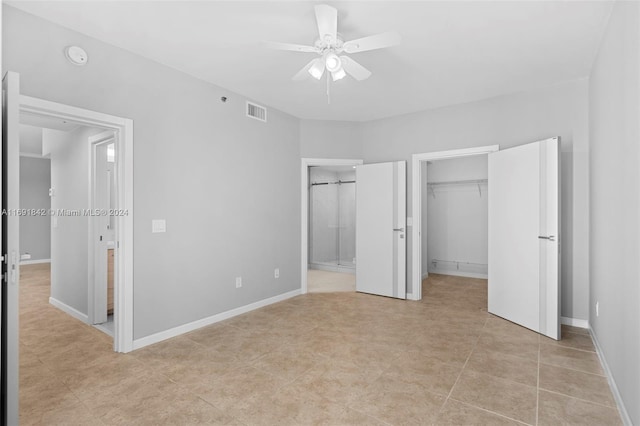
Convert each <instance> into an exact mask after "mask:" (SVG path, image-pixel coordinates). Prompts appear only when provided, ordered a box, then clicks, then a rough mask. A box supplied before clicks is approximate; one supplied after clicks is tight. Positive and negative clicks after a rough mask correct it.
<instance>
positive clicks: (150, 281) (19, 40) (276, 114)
mask: <svg viewBox="0 0 640 426" xmlns="http://www.w3.org/2000/svg"><path fill="white" fill-rule="evenodd" d="M2 30H3V37H2V43H3V46H2V48H3V67H4V69H5V70H8V69H10V70H12V71H16V72H18V73H20V79H21V85H22V87H21V90H22V93H24V94H26V95H29V96H35V97H39V98H43V99H47V100H51V101H55V102H61V103H65V104H69V105H74V106H78V107H82V108H87V109H90V110H94V111H100V112H104V113H107V114H113V115H116V116H121V117H126V118H130V119H133V120H134V138H135V144H134V156H135V159H134V199H135V205H134V209H135V210H134V211H135V216H134V241H135V250H134V263H135V264H134V338H136V339H137V338H141V337H145V336H148V335H150V334H153V333H156V332H160V331H164V330H167V329H170V328H172V327H176V326H180V325H183V324H186V323H189V322H192V321H195V320H198V319H201V318H205V317H208V316H211V315H214V314H217V313H220V312H224V311H227V310H230V309H233V308H236V307H240V306H244V305H247V304H249V303H252V302H256V301H258V300H262V299H265V298H268V297H271V296H276V295H279V294H283V293H286V292H289V291H293V290H295V289H299V288H300V145H299V137H300V126H299V120H298V119H296V118H294V117H292V116H290V115H287V114H284V113H281V112H280V111H277V110H274V109H269V114H268V117H269V122H268V123H262V122H259V121H257V120H253V119H250V118H247V117H245V113H244V108H245V101H246V99H245V98H243V97H241V96H239V95H237V94H235V93H231V92H229V91H227V90H224V89H222V88H220V87H217V86H214V85H211V84H208V83H205V82H203V81H201V80H198V79H196V78H193V77H190V76H188V75H186V74H183V73H181V72H178V71H176V70H173V69H170V68H168V67H165V66H162V65H160V64H158V63H156V62H153V61H150V60H147V59H145V58H142V57H140V56H137V55H134V54H132V53H130V52H127V51H125V50H123V49H119V48H117V47H114V46H111V45H108V44H105V43H102V42H100V41H98V40H95V39H93V38H90V37H87V36H85V35H82V34H79V33H76V32H74V31H70V30H68V29H65V28H63V27H60V26H58V25H55V24H52V23H50V22H47V21H44V20H42V19H39V18H36V17H33V16H31V15H28V14H25V13H23V12H20V11H17V10H16V9H13V8H11V7H9V6H6V5H3V28H2ZM71 44H78V45H80V46H82V47H83V48H84V49H86V51H87V52H88V54H89V61H88V63H87V65H86V66H84V67H75V66H73V65H71V64H69V63H68V62H67V61H66V59H65V58H64V54H63V53H62V52H63V50H64V47H65V46H68V45H71ZM43 70H46V72H43ZM221 96H226V97H227V98H228V101H227V102H226V103H222V102H221V101H220V97H221ZM152 219H166V221H167V232H166V233H162V234H152V233H151V220H152ZM276 267H279V268H280V278H278V279H275V278H274V277H273V275H274V274H273V270H274V268H276ZM236 276H242V277H243V287H242V288H240V289H236V288H235V279H234V278H235V277H236ZM84 299H85V300H86V297H84Z"/></svg>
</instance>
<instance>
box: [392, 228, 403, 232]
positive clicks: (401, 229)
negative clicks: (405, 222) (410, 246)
mask: <svg viewBox="0 0 640 426" xmlns="http://www.w3.org/2000/svg"><path fill="white" fill-rule="evenodd" d="M393 230H394V231H398V232H404V228H393Z"/></svg>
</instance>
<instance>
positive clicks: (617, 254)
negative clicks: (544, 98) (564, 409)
mask: <svg viewBox="0 0 640 426" xmlns="http://www.w3.org/2000/svg"><path fill="white" fill-rule="evenodd" d="M639 64H640V5H639V4H638V3H636V2H616V3H615V6H614V8H613V12H612V14H611V17H610V20H609V23H608V27H607V30H606V33H605V36H604V39H603V41H602V44H601V47H600V50H599V53H598V56H597V58H596V61H595V64H594V67H593V69H592V73H591V77H590V81H589V95H590V110H589V118H590V121H589V124H590V132H591V141H590V147H591V161H590V170H591V205H590V207H591V245H590V248H591V259H593V262H591V269H590V273H591V300H590V301H591V303H590V305H589V308H590V311H591V315H590V320H589V321H590V323H591V327H592V329H593V332H594V335H595V336H596V338H597V340H598V342H599V344H600V346H601V348H602V351H603V353H604V357H605V359H606V361H607V364H608V366H609V368H610V370H611V373H612V374H613V378H614V380H615V382H616V385H617V387H618V390H619V391H620V394H621V396H622V399H623V401H624V405H625V406H626V409H627V411H628V414H629V416H630V418H631V422H632V423H633V424H636V425H637V424H640V362H638V360H640V321H639V320H638V312H639V310H638V308H639V307H640V285H639V283H640V263H639V262H638V260H639V259H640V172H639V169H638V164H640V142H639V141H640V129H639V122H638V117H640V65H639ZM596 302H599V307H600V309H599V313H600V315H599V316H597V315H596V312H595V304H596Z"/></svg>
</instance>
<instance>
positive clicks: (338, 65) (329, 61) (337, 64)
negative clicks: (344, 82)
mask: <svg viewBox="0 0 640 426" xmlns="http://www.w3.org/2000/svg"><path fill="white" fill-rule="evenodd" d="M324 62H325V64H326V66H327V70H329V71H330V72H332V73H333V72H336V71H338V70H340V69H342V61H341V60H340V58H339V57H338V55H336V54H335V53H333V52H329V53H327V55H326V56H325V58H324Z"/></svg>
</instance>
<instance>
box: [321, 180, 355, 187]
mask: <svg viewBox="0 0 640 426" xmlns="http://www.w3.org/2000/svg"><path fill="white" fill-rule="evenodd" d="M343 183H356V181H355V180H339V181H337V182H313V183H312V184H311V186H316V185H342V184H343Z"/></svg>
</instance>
